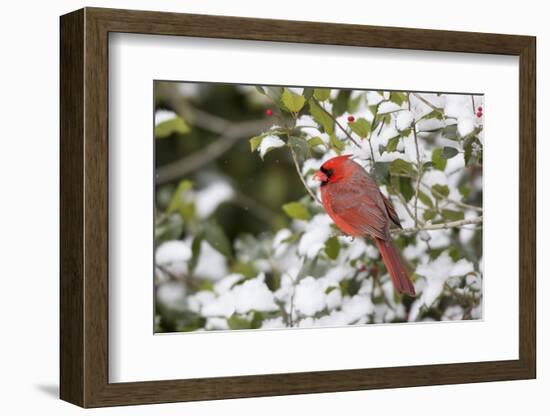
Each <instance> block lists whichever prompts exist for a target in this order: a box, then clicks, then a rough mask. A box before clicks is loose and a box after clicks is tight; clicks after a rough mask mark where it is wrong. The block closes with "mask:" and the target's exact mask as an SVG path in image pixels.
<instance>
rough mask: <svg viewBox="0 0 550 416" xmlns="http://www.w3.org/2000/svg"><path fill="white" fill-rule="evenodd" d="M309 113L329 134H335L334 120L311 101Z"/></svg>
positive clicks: (309, 102)
mask: <svg viewBox="0 0 550 416" xmlns="http://www.w3.org/2000/svg"><path fill="white" fill-rule="evenodd" d="M308 104H309V112H310V113H311V116H312V117H313V119H314V120H315V121H316V122H317V123H318V124H320V125H321V126H322V127H323V130H324V131H325V133H327V134H332V133H334V120H333V119H332V117H330V116H329V115H328V114H327V112H326V111H325V110H324V109H322V108H321V107H320V106H319V104H317V103H316V102H315V101H314V100H309V101H308Z"/></svg>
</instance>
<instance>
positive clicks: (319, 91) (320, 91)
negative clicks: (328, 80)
mask: <svg viewBox="0 0 550 416" xmlns="http://www.w3.org/2000/svg"><path fill="white" fill-rule="evenodd" d="M313 96H314V97H315V98H316V99H318V100H319V101H325V100H328V99H329V98H330V89H329V88H315V89H314V90H313Z"/></svg>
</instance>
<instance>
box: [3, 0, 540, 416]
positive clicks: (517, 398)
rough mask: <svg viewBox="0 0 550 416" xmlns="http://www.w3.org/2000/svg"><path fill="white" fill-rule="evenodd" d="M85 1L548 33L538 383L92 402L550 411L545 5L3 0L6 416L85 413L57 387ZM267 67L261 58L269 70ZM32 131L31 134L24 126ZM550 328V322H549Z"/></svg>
mask: <svg viewBox="0 0 550 416" xmlns="http://www.w3.org/2000/svg"><path fill="white" fill-rule="evenodd" d="M83 6H103V7H119V8H133V9H146V10H150V9H156V10H165V11H176V12H189V13H207V14H225V15H240V16H251V17H271V18H276V19H295V20H319V21H327V22H341V23H359V24H373V25H387V26H408V27H419V28H433V29H452V30H469V31H482V32H501V33H513V34H529V35H536V36H537V37H538V50H537V53H538V65H537V71H538V88H537V93H538V131H537V133H538V139H539V140H538V143H539V145H538V163H539V172H538V173H539V179H538V195H539V201H538V212H539V218H538V223H539V227H538V246H539V247H538V258H539V265H538V266H539V267H538V290H539V292H538V317H539V321H538V331H539V332H538V333H539V339H538V341H539V343H538V345H539V364H538V375H539V377H538V379H537V380H535V381H517V382H500V383H485V384H470V385H459V386H440V387H421V388H410V389H399V390H379V391H367V392H351V393H337V394H336V393H332V394H316V395H303V396H287V397H270V398H261V399H241V400H224V401H217V402H200V403H187V404H181V403H180V404H167V405H155V406H139V407H132V408H112V409H104V410H92V411H87V414H102V415H111V414H113V415H122V414H124V415H127V414H130V415H134V414H135V415H137V414H140V415H149V414H150V415H153V414H154V415H176V414H177V415H186V414H189V415H191V414H192V415H197V416H200V415H211V414H226V415H227V414H229V415H231V414H239V415H256V414H258V413H261V414H262V415H280V414H300V413H305V412H307V413H312V414H317V415H329V414H337V413H343V412H345V413H346V414H349V415H354V414H361V415H364V414H369V413H371V412H372V413H378V412H380V413H383V414H399V413H406V414H408V415H424V416H425V415H436V414H445V415H449V416H450V415H461V416H462V415H465V414H466V415H467V414H472V415H474V414H475V415H477V414H491V415H492V414H499V415H508V414H531V415H543V414H548V411H549V409H550V404H549V402H548V399H547V395H548V391H549V389H550V360H549V359H547V357H546V354H545V351H544V349H545V348H547V345H548V341H549V340H548V338H549V336H550V328H548V324H547V323H546V322H547V320H548V319H549V318H550V316H549V313H550V312H549V311H550V308H548V307H545V306H544V305H543V300H544V299H545V298H549V296H550V293H549V292H550V285H549V284H547V283H546V284H545V282H544V274H545V273H544V272H545V271H546V269H547V268H548V261H547V260H546V262H545V264H544V266H543V264H542V263H543V254H544V251H543V244H545V243H546V247H548V244H550V242H549V238H548V237H547V236H548V234H549V233H550V226H549V225H548V224H549V223H548V222H544V223H543V218H542V215H541V214H542V212H544V211H545V210H548V209H549V208H550V200H549V196H548V192H546V193H545V194H543V183H544V181H545V179H546V180H547V181H548V180H550V177H548V176H549V173H548V172H549V171H550V170H549V169H547V168H545V167H543V166H542V165H543V161H544V160H546V159H547V158H548V157H550V146H549V145H548V144H547V143H545V142H544V141H543V140H542V138H543V134H544V131H543V129H542V122H543V119H544V114H545V112H544V110H545V107H544V103H545V102H546V103H547V102H549V101H550V84H549V81H548V80H549V78H548V77H547V76H545V75H546V74H545V72H546V73H548V71H549V70H550V67H548V65H546V67H545V66H544V65H545V61H546V60H547V59H549V58H548V57H549V56H550V47H549V42H550V26H548V23H547V12H546V11H545V4H544V2H540V1H534V0H524V1H522V2H514V3H510V4H509V5H505V4H504V3H502V2H501V3H499V6H498V7H495V6H496V3H494V2H493V4H491V3H490V2H482V1H480V0H477V1H470V0H459V1H454V2H449V3H448V4H445V5H443V3H441V1H439V0H434V1H415V2H411V1H407V0H394V1H392V2H391V3H388V2H375V3H372V4H366V3H363V6H362V5H361V3H360V2H354V1H352V0H339V1H338V2H320V1H317V2H309V4H308V3H306V2H297V1H295V0H276V1H271V2H269V1H245V0H232V1H231V2H225V3H222V2H220V1H216V0H201V1H198V0H193V1H183V0H180V1H177V0H156V1H153V0H133V1H132V0H121V1H117V2H113V1H111V2H108V1H92V0H90V1H89V2H83V1H80V0H79V1H69V0H52V1H48V2H39V1H36V2H31V1H24V0H20V1H18V2H4V3H3V4H2V6H1V9H0V31H1V37H0V45H1V48H0V57H1V60H0V73H1V76H0V120H1V123H2V128H1V129H0V171H1V174H0V181H1V188H0V189H1V190H2V196H3V197H4V198H3V199H2V201H1V203H0V245H1V250H0V253H1V254H0V279H1V282H2V284H1V285H0V311H1V312H0V317H1V318H0V319H1V329H2V342H0V391H1V394H0V397H1V400H0V411H1V413H3V414H27V413H29V414H32V413H31V412H34V413H37V412H40V413H41V414H55V415H73V414H80V413H82V412H83V411H82V410H81V409H79V408H77V407H75V406H72V405H69V404H67V403H64V402H61V401H59V400H58V399H57V395H58V303H59V298H58V287H59V286H58V271H59V266H58V255H59V251H58V239H59V233H58V228H59V224H58V208H59V204H58V193H59V186H58V183H59V181H58V174H59V169H58V164H59V147H58V131H59V128H58V125H59V123H58V116H59V112H58V105H59V99H58V96H59V93H58V91H59V75H58V73H59V72H58V71H59V65H58V62H59V50H58V49H59V46H58V45H59V23H58V22H59V20H58V16H59V15H61V14H64V13H66V12H69V11H71V10H74V9H77V8H80V7H83ZM258 70H259V71H261V67H259V68H258ZM22 133H24V134H26V135H23V134H22ZM543 325H546V328H544V329H545V331H543Z"/></svg>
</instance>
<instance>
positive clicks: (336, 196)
mask: <svg viewBox="0 0 550 416" xmlns="http://www.w3.org/2000/svg"><path fill="white" fill-rule="evenodd" d="M365 178H366V179H365ZM328 192H329V193H330V198H328V200H329V203H330V211H332V215H331V216H333V217H336V218H334V219H335V222H336V224H337V225H340V224H341V223H344V224H345V225H346V227H347V228H351V229H353V230H355V231H356V233H355V234H363V235H370V236H372V237H377V238H380V239H382V240H386V239H388V238H389V231H388V214H387V211H386V207H385V204H384V200H383V195H382V194H381V193H380V190H379V189H378V186H377V185H376V183H375V182H374V181H373V180H372V179H371V178H369V177H367V176H365V177H362V178H358V179H357V180H353V181H351V180H350V181H346V182H345V183H338V186H331V187H330V188H329V190H328ZM339 222H340V224H339Z"/></svg>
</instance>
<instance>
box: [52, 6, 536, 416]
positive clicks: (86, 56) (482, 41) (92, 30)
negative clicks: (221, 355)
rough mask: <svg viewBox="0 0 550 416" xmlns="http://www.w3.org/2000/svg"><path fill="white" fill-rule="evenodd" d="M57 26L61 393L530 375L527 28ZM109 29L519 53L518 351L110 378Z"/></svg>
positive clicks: (532, 209) (265, 392) (236, 23)
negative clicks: (370, 364)
mask: <svg viewBox="0 0 550 416" xmlns="http://www.w3.org/2000/svg"><path fill="white" fill-rule="evenodd" d="M60 29H61V45H60V47H61V50H60V54H61V179H60V186H61V201H60V203H61V216H60V217H61V218H60V220H61V247H60V251H61V258H60V260H61V269H60V278H61V285H60V291H61V292H60V296H61V303H60V344H61V346H60V359H61V368H60V371H61V374H60V375H61V386H60V396H61V398H62V399H63V400H66V401H68V402H71V403H74V404H77V405H79V406H83V407H100V406H114V405H130V404H146V403H163V402H177V401H191V400H212V399H226V398H237V397H257V396H269V395H286V394H303V393H320V392H337V391H351V390H362V389H378V388H397V387H410V386H424V385H439V384H453V383H473V382H487V381H498V380H517V379H529V378H535V377H536V332H535V331H536V325H535V311H536V303H535V302H536V296H535V294H536V292H535V282H536V270H535V268H536V258H535V253H536V177H535V175H536V164H535V161H536V148H535V126H536V96H535V74H536V69H535V59H536V58H535V50H536V47H535V45H536V43H535V38H534V37H529V36H516V35H500V34H486V33H467V32H451V31H436V30H420V29H404V28H393V27H375V26H361V25H343V24H327V23H322V24H321V23H314V22H296V21H283V20H264V19H252V18H240V17H225V16H206V15H190V14H176V13H161V12H147V11H130V10H114V9H98V8H85V9H81V10H78V11H75V12H72V13H69V14H67V15H65V16H62V17H61V21H60ZM111 32H125V33H141V34H150V35H172V36H191V37H204V38H223V39H237V40H263V41H277V42H299V43H312V44H327V45H347V46H368V47H377V48H396V49H415V50H428V51H447V52H468V53H481V54H502V55H514V56H518V57H519V65H520V80H519V85H520V107H519V108H518V111H519V114H520V143H519V149H520V182H519V183H520V189H519V193H520V207H519V210H520V217H519V218H520V223H519V235H520V253H519V259H520V264H519V270H518V271H517V272H518V273H519V305H520V315H519V359H518V360H507V361H490V362H472V363H460V364H443V365H412V366H406V367H390V368H367V369H354V370H339V371H323V372H307V373H288V374H265V375H253V376H238V377H219V378H203V379H182V380H170V381H146V382H135V383H109V379H108V356H109V355H108V287H109V284H108V279H109V276H108V223H109V218H108V172H109V166H108V65H109V62H108V35H109V33H111Z"/></svg>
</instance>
